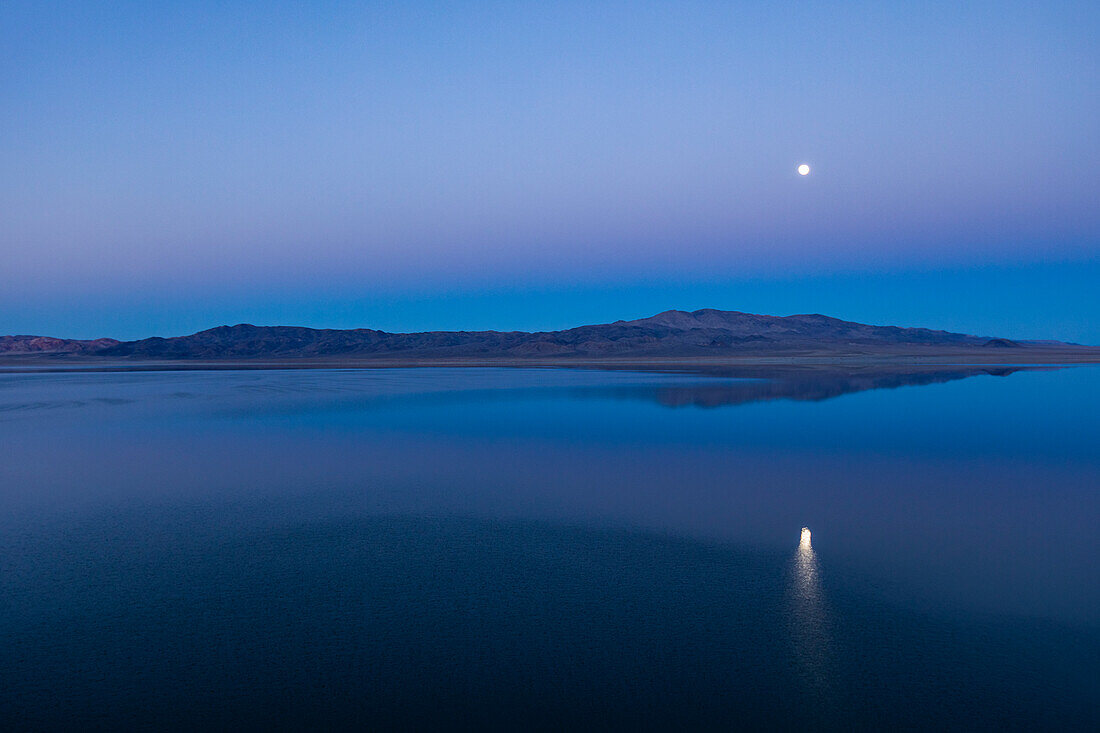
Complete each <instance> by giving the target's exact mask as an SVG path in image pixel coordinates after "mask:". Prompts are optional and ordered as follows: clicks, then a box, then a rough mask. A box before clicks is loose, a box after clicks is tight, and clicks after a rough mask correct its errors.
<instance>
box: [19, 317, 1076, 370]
mask: <svg viewBox="0 0 1100 733" xmlns="http://www.w3.org/2000/svg"><path fill="white" fill-rule="evenodd" d="M935 347H939V348H962V349H972V348H973V349H983V350H985V349H1001V350H1003V349H1029V350H1031V349H1054V348H1086V347H1079V346H1076V345H1072V344H1064V343H1060V342H1021V341H1015V340H1012V339H1006V338H1002V337H996V336H974V335H970V334H963V333H954V332H950V331H943V330H935V329H928V328H910V327H899V326H875V325H869V324H865V323H858V322H855V321H845V320H842V319H839V318H834V317H832V316H826V315H822V314H820V313H805V314H796V315H790V316H769V315H760V314H754V313H744V312H741V311H723V310H717V309H714V308H703V309H700V310H696V311H681V310H667V311H663V312H661V313H657V314H655V315H653V316H649V317H647V318H639V319H633V320H619V321H614V322H611V323H603V324H594V325H585V326H576V327H574V328H568V329H562V330H559V331H534V332H528V331H419V332H413V333H391V332H387V331H381V330H377V329H371V328H355V329H315V328H307V327H304V326H255V325H252V324H247V323H241V324H236V325H233V326H229V325H223V326H217V327H214V328H210V329H206V330H204V331H199V332H197V333H193V334H189V335H186V336H174V337H167V338H166V337H160V336H154V337H150V338H145V339H137V340H133V341H117V340H115V339H96V340H89V341H81V340H76V339H53V338H50V337H34V336H6V337H0V353H4V354H47V355H48V354H58V355H79V356H102V357H112V358H142V359H174V360H177V359H178V360H187V359H252V358H287V359H294V358H329V357H356V358H375V357H402V358H404V357H411V358H520V359H523V358H540V357H541V358H556V357H586V358H617V357H661V358H667V357H691V358H694V357H705V356H737V355H752V354H766V353H782V354H790V353H794V352H799V351H825V352H834V353H839V352H844V353H878V352H883V351H884V350H885V351H889V352H890V353H894V354H897V353H904V352H905V351H906V350H909V351H915V352H922V351H926V350H927V349H929V348H935Z"/></svg>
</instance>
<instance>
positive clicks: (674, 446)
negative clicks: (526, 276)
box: [0, 367, 1100, 730]
mask: <svg viewBox="0 0 1100 733" xmlns="http://www.w3.org/2000/svg"><path fill="white" fill-rule="evenodd" d="M990 372H992V373H990ZM1098 443H1100V369H1097V368H1092V367H1081V368H1074V369H1062V370H1024V371H1014V372H1013V371H1012V370H989V371H987V370H968V369H965V368H942V369H939V370H936V371H933V372H922V373H917V374H889V373H881V372H874V373H863V372H861V373H849V374H837V373H828V372H822V371H795V370H792V371H787V372H776V373H770V372H767V371H765V370H755V371H753V370H742V371H739V372H731V373H720V372H713V373H694V374H691V373H643V372H630V371H582V370H564V369H562V370H555V369H392V370H350V371H337V370H331V371H330V370H313V371H194V372H146V373H71V374H13V373H8V374H0V724H3V727H5V728H11V727H15V728H28V729H39V728H74V727H80V728H84V729H88V728H102V729H114V730H117V729H120V728H148V727H155V728H179V729H193V728H196V727H203V728H240V727H242V726H250V727H251V726H267V727H285V728H301V727H313V728H328V727H333V726H347V727H374V728H381V727H407V728H421V729H427V728H437V727H440V726H442V727H467V726H471V725H476V726H480V727H486V728H504V729H529V728H547V729H560V728H562V727H563V726H568V727H574V728H575V727H577V726H586V727H603V728H608V727H630V728H633V729H665V728H679V729H685V728H689V729H690V728H721V729H730V728H736V727H751V726H757V727H767V728H786V727H796V726H797V727H805V728H809V729H838V730H840V729H843V730H851V729H873V730H886V729H899V728H909V729H928V728H936V729H951V728H954V729H970V730H973V729H996V730H1004V729H1021V730H1023V729H1026V730H1035V729H1047V730H1066V729H1079V730H1089V729H1092V730H1095V729H1097V726H1100V713H1098V703H1097V699H1100V569H1098V568H1100V565H1098V562H1097V561H1098V560H1100V551H1098V550H1097V534H1098V529H1100V527H1098V525H1100V522H1098V518H1100V445H1098ZM804 525H806V526H809V527H810V528H811V529H812V531H813V547H812V549H809V550H807V549H801V550H800V549H799V547H798V542H799V529H800V528H801V527H802V526H804Z"/></svg>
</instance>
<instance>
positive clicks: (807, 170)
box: [798, 163, 810, 176]
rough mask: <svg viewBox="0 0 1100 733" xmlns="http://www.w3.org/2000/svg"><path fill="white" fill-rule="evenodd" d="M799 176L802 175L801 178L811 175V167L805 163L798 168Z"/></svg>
mask: <svg viewBox="0 0 1100 733" xmlns="http://www.w3.org/2000/svg"><path fill="white" fill-rule="evenodd" d="M798 175H800V176H808V175H810V166H808V165H806V164H805V163H803V164H802V165H800V166H798Z"/></svg>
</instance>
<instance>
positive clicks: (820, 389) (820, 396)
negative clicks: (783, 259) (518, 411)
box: [574, 366, 1051, 407]
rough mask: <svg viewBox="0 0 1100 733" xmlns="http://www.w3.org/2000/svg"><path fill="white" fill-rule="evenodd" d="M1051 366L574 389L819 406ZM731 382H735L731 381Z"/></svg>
mask: <svg viewBox="0 0 1100 733" xmlns="http://www.w3.org/2000/svg"><path fill="white" fill-rule="evenodd" d="M1037 369H1044V370H1045V369H1051V367H950V368H944V367H940V368H912V369H909V370H902V369H900V368H897V367H879V368H865V369H844V370H840V369H810V368H793V367H792V368H782V367H774V366H766V367H740V368H737V367H693V368H691V369H685V370H683V371H682V373H684V374H685V375H691V376H692V377H700V376H706V377H713V378H714V382H715V383H708V382H707V381H693V382H690V383H686V382H685V383H683V384H651V385H644V386H617V387H606V388H596V389H591V390H589V389H584V388H580V389H576V390H574V394H575V395H576V396H578V397H584V396H585V395H586V393H588V394H590V395H591V396H599V397H608V396H618V397H622V398H625V399H647V400H652V401H654V402H656V403H658V404H660V405H664V406H665V407H689V406H690V407H726V406H732V405H745V404H750V403H754V402H766V401H769V400H796V401H803V402H818V401H822V400H828V399H832V398H834V397H840V396H842V395H846V394H853V393H856V392H866V391H868V390H874V389H896V388H898V387H909V386H913V387H916V386H922V385H928V384H939V383H943V382H953V381H956V380H960V379H967V378H969V377H977V376H994V377H1007V376H1008V375H1010V374H1013V373H1015V372H1018V371H1024V370H1037ZM731 380H735V381H731Z"/></svg>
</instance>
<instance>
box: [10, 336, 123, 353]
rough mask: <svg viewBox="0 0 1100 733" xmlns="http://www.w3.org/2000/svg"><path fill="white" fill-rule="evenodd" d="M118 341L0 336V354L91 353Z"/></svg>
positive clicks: (115, 344) (116, 343)
mask: <svg viewBox="0 0 1100 733" xmlns="http://www.w3.org/2000/svg"><path fill="white" fill-rule="evenodd" d="M119 343H120V342H119V341H117V340H115V339H95V340H92V341H80V340H78V339H57V338H53V337H51V336H0V354H93V353H96V352H98V351H101V350H103V349H106V348H108V347H111V346H117V345H118V344H119Z"/></svg>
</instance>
